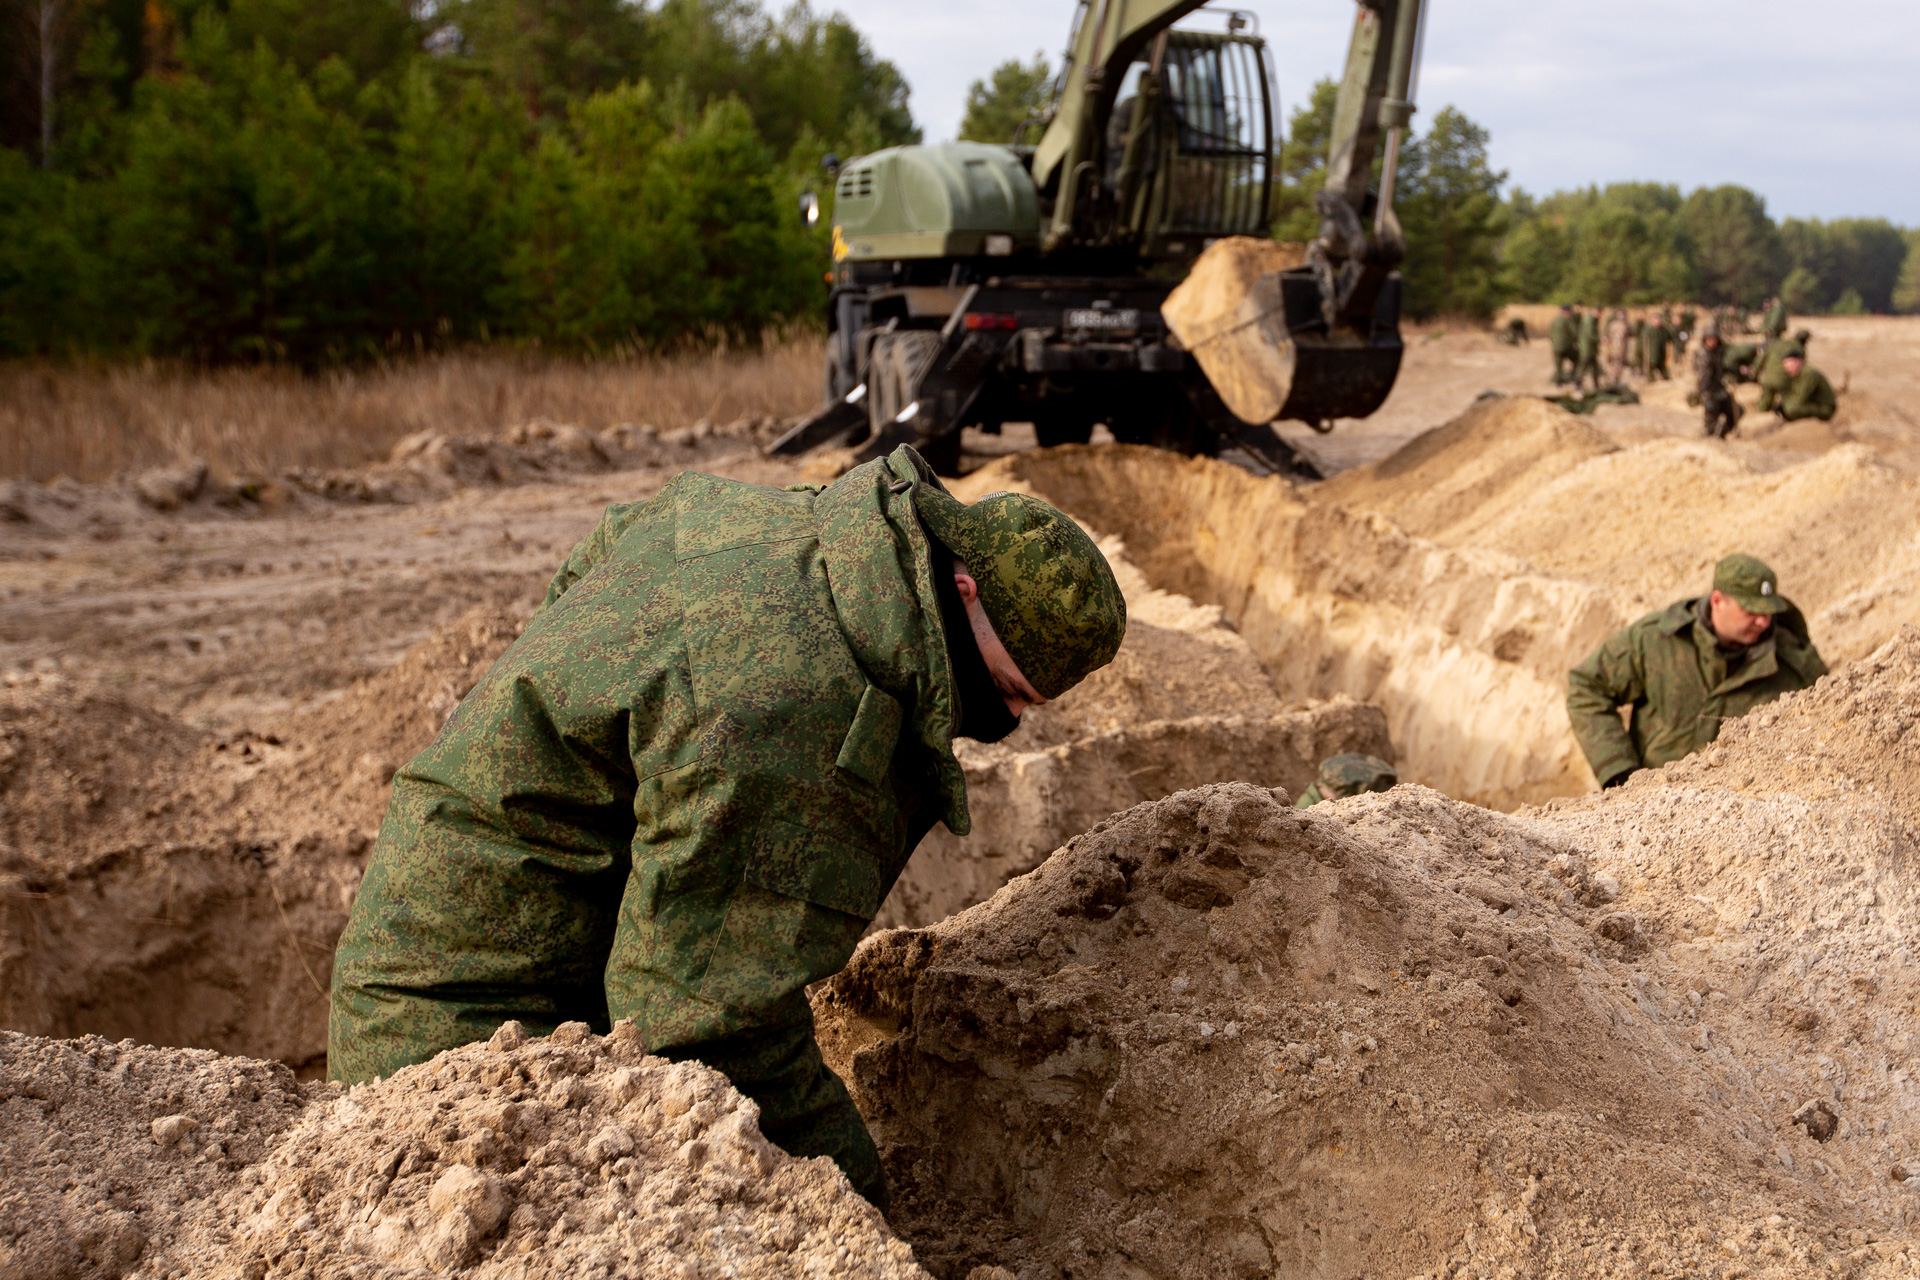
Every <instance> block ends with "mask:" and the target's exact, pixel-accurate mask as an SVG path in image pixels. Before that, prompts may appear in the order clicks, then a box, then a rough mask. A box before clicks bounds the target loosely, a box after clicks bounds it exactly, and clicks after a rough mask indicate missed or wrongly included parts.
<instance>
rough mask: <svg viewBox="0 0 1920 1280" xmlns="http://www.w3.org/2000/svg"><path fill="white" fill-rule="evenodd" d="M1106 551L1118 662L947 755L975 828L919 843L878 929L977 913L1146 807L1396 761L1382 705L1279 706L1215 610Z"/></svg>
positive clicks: (1104, 546)
mask: <svg viewBox="0 0 1920 1280" xmlns="http://www.w3.org/2000/svg"><path fill="white" fill-rule="evenodd" d="M1100 547H1101V550H1102V551H1103V552H1104V553H1105V554H1106V556H1107V562H1108V563H1109V564H1110V565H1112V567H1113V571H1114V576H1115V577H1116V578H1117V579H1118V580H1119V583H1120V589H1121V592H1122V594H1124V595H1125V597H1126V600H1127V636H1126V640H1125V642H1124V643H1122V645H1121V646H1120V652H1119V654H1118V655H1116V656H1115V658H1114V660H1113V662H1112V663H1111V664H1109V665H1108V666H1106V667H1103V668H1101V669H1100V670H1099V671H1096V672H1094V673H1093V674H1092V675H1090V676H1088V677H1087V679H1086V680H1084V681H1083V682H1081V683H1080V684H1078V685H1076V686H1075V687H1074V688H1072V689H1070V690H1068V691H1067V692H1066V693H1065V694H1063V695H1061V697H1060V698H1058V699H1057V700H1055V701H1053V702H1050V703H1047V704H1046V705H1044V706H1040V707H1036V708H1034V709H1032V710H1030V711H1028V712H1026V713H1025V714H1024V715H1023V716H1021V724H1020V727H1019V728H1018V729H1016V730H1015V731H1014V732H1013V733H1012V734H1011V735H1009V736H1008V737H1007V738H1006V739H1005V740H1004V741H1002V742H998V743H993V744H982V743H977V742H970V741H967V740H964V739H963V740H961V741H959V742H957V743H955V744H954V750H955V754H956V755H957V756H958V757H959V760H960V763H961V765H962V766H963V767H964V768H965V769H966V773H967V795H968V801H969V807H970V809H971V811H972V814H973V830H972V832H971V833H970V834H968V835H966V836H964V837H960V836H955V835H953V834H952V833H951V832H949V831H948V830H947V829H946V828H945V827H937V828H936V829H935V830H934V831H933V833H932V834H931V835H929V836H928V837H927V838H926V839H925V840H924V841H922V842H921V844H920V847H919V849H918V850H916V851H915V853H914V856H913V860H912V861H911V862H910V863H908V864H907V869H906V871H905V873H904V874H902V876H901V877H900V880H899V882H898V883H897V884H896V886H895V887H894V890H893V892H892V894H890V895H889V896H888V898H887V901H886V902H885V904H883V906H882V907H881V910H880V913H879V915H878V916H877V917H876V920H875V925H876V927H879V928H889V927H895V926H902V925H912V926H917V925H924V924H931V923H933V922H934V921H936V920H943V919H945V918H946V917H947V916H950V915H952V914H953V913H954V912H956V911H960V910H963V909H965V908H967V907H970V906H972V905H973V904H974V903H976V902H983V901H985V900H986V899H987V898H989V897H991V896H993V894H994V893H995V892H997V891H998V890H999V888H1000V886H1001V885H1003V884H1005V883H1006V882H1007V881H1008V880H1009V879H1011V878H1012V877H1014V876H1016V875H1022V874H1024V873H1026V872H1028V871H1031V870H1032V869H1033V868H1034V867H1035V866H1037V865H1038V864H1039V862H1040V860H1041V859H1042V858H1045V857H1046V856H1047V854H1048V853H1050V852H1052V851H1053V850H1054V849H1055V848H1057V847H1059V845H1060V843H1061V842H1062V841H1064V840H1066V839H1067V838H1068V837H1069V836H1072V835H1074V834H1075V833H1077V832H1080V831H1084V830H1086V829H1087V828H1088V827H1090V826H1092V825H1093V824H1094V823H1096V822H1098V821H1099V820H1100V819H1102V818H1104V817H1106V816H1107V815H1108V814H1110V813H1115V812H1117V811H1119V810H1121V809H1126V808H1129V807H1131V806H1133V805H1135V804H1138V803H1140V802H1141V801H1143V800H1154V799H1158V798H1160V797H1162V796H1167V795H1171V794H1172V793H1174V792H1175V791H1179V790H1182V789H1184V788H1187V787H1195V786H1200V785H1202V784H1204V783H1207V782H1214V781H1220V780H1236V779H1237V780H1243V781H1249V782H1255V783H1258V784H1260V785H1262V786H1282V787H1287V788H1289V789H1291V790H1295V791H1297V790H1299V789H1301V788H1303V787H1305V786H1306V785H1307V784H1308V783H1309V782H1311V781H1312V779H1313V776H1314V773H1315V771H1316V770H1317V769H1318V767H1319V764H1320V761H1322V760H1324V759H1325V758H1326V757H1328V756H1331V755H1338V754H1340V753H1341V752H1345V751H1366V752H1371V753H1372V754H1374V755H1377V756H1381V757H1383V758H1385V759H1387V760H1392V759H1393V758H1394V750H1393V745H1392V743H1391V742H1389V741H1388V737H1387V726H1386V719H1385V717H1384V716H1383V715H1382V714H1381V712H1380V709H1379V708H1378V707H1373V706H1368V705H1366V704H1363V703H1358V702H1355V701H1353V700H1352V699H1350V698H1335V699H1333V700H1331V701H1327V702H1309V703H1301V702H1298V701H1296V702H1293V703H1288V702H1283V701H1282V700H1281V698H1280V696H1279V695H1278V694H1277V693H1275V692H1274V688H1273V683H1272V681H1271V680H1270V679H1269V678H1268V676H1267V674H1266V672H1265V670H1263V669H1262V667H1261V666H1260V662H1259V660H1258V659H1257V658H1256V657H1255V656H1254V654H1253V650H1252V649H1251V648H1249V647H1248V645H1247V642H1246V641H1245V640H1243V639H1242V638H1241V637H1240V635H1239V634H1238V633H1237V632H1236V631H1234V629H1233V628H1232V627H1230V626H1228V625H1227V623H1226V621H1225V619H1224V618H1223V617H1222V616H1221V612H1220V609H1219V608H1218V607H1217V606H1214V605H1196V604H1194V602H1193V601H1191V600H1189V599H1187V598H1186V597H1185V596H1180V595H1175V594H1172V593H1170V592H1166V591H1159V590H1155V589H1154V588H1153V587H1152V586H1150V585H1149V584H1148V582H1147V580H1146V577H1145V576H1144V575H1143V574H1142V573H1141V572H1140V570H1139V569H1138V568H1136V567H1135V566H1134V564H1133V563H1132V561H1131V560H1129V559H1128V557H1127V550H1126V546H1125V544H1124V543H1122V542H1121V541H1120V540H1119V539H1117V538H1105V539H1102V540H1101V542H1100Z"/></svg>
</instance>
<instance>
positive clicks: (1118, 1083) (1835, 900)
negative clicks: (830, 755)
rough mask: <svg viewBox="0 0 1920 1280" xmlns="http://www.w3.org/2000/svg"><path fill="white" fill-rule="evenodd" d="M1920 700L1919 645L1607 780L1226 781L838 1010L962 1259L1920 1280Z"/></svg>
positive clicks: (960, 1270) (839, 994)
mask: <svg viewBox="0 0 1920 1280" xmlns="http://www.w3.org/2000/svg"><path fill="white" fill-rule="evenodd" d="M1916 707H1920V630H1916V629H1908V630H1907V631H1906V632H1905V633H1903V634H1902V635H1901V636H1900V637H1898V638H1896V640H1895V641H1893V642H1890V643H1889V644H1888V645H1886V646H1885V647H1883V648H1882V649H1881V650H1880V651H1878V652H1876V653H1875V654H1873V655H1871V656H1870V657H1869V658H1868V659H1866V660H1864V661H1862V662H1859V663H1855V664H1852V665H1850V666H1848V667H1846V668H1844V669H1843V670H1841V671H1839V672H1837V673H1836V674H1835V675H1834V676H1832V677H1829V678H1828V679H1827V680H1824V681H1822V682H1821V684H1820V685H1818V686H1817V687H1816V688H1814V689H1812V690H1809V691H1807V692H1804V693H1801V694H1796V695H1792V696H1791V697H1789V698H1786V699H1783V700H1782V701H1781V702H1780V703H1778V704H1775V705H1774V706H1772V707H1769V708H1764V709H1762V710H1761V711H1759V712H1757V713H1755V714H1754V715H1752V716H1750V717H1748V718H1747V719H1746V720H1744V721H1741V722H1739V723H1737V724H1735V725H1733V726H1730V727H1729V730H1728V732H1727V733H1726V734H1725V735H1724V736H1723V738H1722V741H1721V743H1720V744H1719V745H1717V746H1716V747H1715V748H1714V749H1713V750H1712V751H1710V752H1708V753H1706V754H1705V755H1703V756H1701V757H1697V758H1695V759H1692V760H1689V761H1685V762H1681V763H1679V764H1676V765H1672V766H1669V767H1668V768H1666V769H1663V770H1660V771H1658V772H1656V773H1653V774H1648V775H1643V776H1641V777H1638V778H1636V779H1635V780H1634V781H1633V782H1632V783H1630V784H1629V785H1628V786H1627V787H1626V788H1624V789H1622V790H1619V791H1614V792H1608V793H1606V794H1604V795H1600V796H1594V797H1589V798H1586V799H1583V800H1580V801H1578V802H1572V803H1569V802H1565V801H1556V802H1554V804H1553V805H1551V806H1549V807H1547V808H1546V809H1540V810H1531V811H1527V812H1524V813H1522V814H1521V815H1518V816H1514V817H1508V816H1503V815H1500V814H1495V813H1490V812H1488V811H1486V810H1482V809H1476V808H1473V807H1471V806H1467V805H1462V804H1459V803H1456V802H1454V801H1450V800H1448V799H1446V798H1445V797H1442V796H1440V795H1438V794H1436V793H1433V792H1430V791H1426V790H1424V789H1421V788H1412V787H1401V788H1398V789H1396V790H1394V791H1392V792H1389V793H1387V794H1384V795H1376V796H1362V797H1357V798H1355V799H1352V800H1347V801H1342V802H1339V803H1337V804H1332V805H1322V806H1319V807H1316V808H1314V809H1312V810H1307V811H1295V810H1290V809H1287V808H1285V807H1284V805H1283V803H1282V797H1280V796H1276V795H1274V794H1272V793H1269V792H1266V791H1262V790H1259V789H1257V788H1254V787H1251V786H1246V785H1243V784H1232V785H1225V786H1213V787H1207V788H1202V789H1199V790H1196V791H1191V792H1183V793H1180V794H1178V795H1175V796H1172V797H1170V798H1168V799H1166V800H1163V801H1160V802H1157V803H1154V804H1148V805H1142V806H1139V807H1137V808H1135V809H1133V810H1131V811H1129V812H1127V813H1125V814H1120V815H1116V816H1115V817H1114V818H1113V819H1111V820H1110V821H1108V822H1105V823H1102V824H1100V825H1099V826H1097V827H1095V828H1094V829H1093V830H1091V831H1090V832H1088V833H1087V834H1086V835H1083V836H1081V837H1079V838H1077V839H1076V840H1073V841H1070V842H1069V843H1068V844H1067V846H1066V847H1064V848H1063V849H1061V850H1060V851H1059V852H1057V853H1056V854H1055V855H1054V856H1053V857H1052V858H1051V859H1049V860H1047V861H1046V862H1045V863H1044V864H1042V865H1041V867H1040V868H1039V869H1038V870H1036V871H1035V872H1033V873H1032V874H1030V875H1028V876H1025V877H1022V878H1021V879H1019V880H1016V881H1014V882H1012V883H1011V884H1010V885H1009V886H1008V887H1007V888H1006V889H1005V890H1004V891H1003V892H1002V893H1001V894H1000V895H998V896H997V897H995V898H994V899H993V900H992V901H990V902H988V903H985V904H982V905H981V906H978V907H975V908H973V909H972V910H970V911H968V912H966V913H964V914H962V915H960V916H957V917H955V918H953V919H951V920H948V921H946V922H944V923H942V924H939V925H936V926H934V927H932V928H929V929H924V930H918V931H914V930H901V931H895V932H891V933H886V934H881V935H878V936H876V937H874V938H872V939H869V940H868V941H867V942H866V943H865V944H863V946H862V948H861V950H860V951H859V952H858V953H856V955H855V957H854V960H853V962H852V963H851V964H850V965H849V966H848V968H847V970H846V971H845V972H844V973H842V974H841V975H839V976H838V977H836V978H835V979H833V981H832V982H831V983H830V984H829V985H828V987H827V989H826V990H824V991H822V992H820V993H819V994H817V996H816V1000H815V1009H816V1016H817V1018H818V1019H819V1023H820V1027H821V1035H822V1040H823V1044H825V1045H826V1046H827V1048H828V1052H829V1060H830V1061H831V1062H832V1063H833V1064H834V1065H835V1067H836V1069H838V1070H842V1072H843V1074H844V1075H846V1077H847V1078H848V1080H849V1082H850V1084H852V1086H853V1087H854V1090H855V1097H856V1099H857V1100H858V1102H859V1103H860V1106H861V1108H862V1111H863V1112H864V1113H865V1114H867V1115H868V1116H869V1119H870V1123H871V1124H872V1126H873V1128H874V1131H875V1134H876V1137H877V1138H878V1139H879V1141H880V1143H881V1148H882V1153H883V1156H884V1158H885V1159H886V1161H887V1167H888V1172H889V1176H890V1178H891V1179H892V1181H893V1185H894V1190H895V1211H894V1222H895V1225H896V1226H897V1227H899V1228H900V1229H901V1231H902V1232H903V1234H905V1235H906V1236H907V1238H908V1239H910V1240H911V1241H913V1242H914V1245H915V1248H916V1251H917V1252H918V1255H919V1257H920V1258H921V1261H922V1262H923V1263H924V1264H925V1265H926V1266H927V1267H928V1268H929V1269H930V1270H932V1271H933V1272H934V1273H935V1274H936V1275H938V1276H942V1277H945V1276H963V1275H965V1274H966V1273H967V1268H968V1267H969V1266H971V1265H973V1264H974V1263H976V1262H979V1261H983V1260H986V1259H987V1258H989V1257H991V1258H993V1259H995V1260H999V1261H1003V1262H1004V1263H1005V1265H1007V1266H1009V1267H1010V1268H1012V1269H1014V1270H1016V1271H1019V1272H1020V1273H1021V1274H1029V1273H1031V1274H1036V1275H1057V1274H1070V1275H1080V1274H1086V1275H1137V1274H1148V1275H1159V1276H1169V1277H1172V1276H1194V1277H1200V1276H1221V1275H1264V1274H1269V1273H1273V1272H1278V1273H1281V1274H1291V1273H1293V1272H1295V1271H1299V1272H1302V1273H1305V1272H1308V1271H1311V1272H1314V1273H1316V1274H1322V1273H1324V1274H1369V1275H1371V1274H1389V1275H1391V1274H1400V1275H1413V1274H1422V1275H1429V1276H1435V1275H1438V1276H1454V1275H1469V1274H1470V1275H1477V1276H1487V1275H1543V1274H1554V1275H1575V1276H1581V1275H1594V1276H1601V1275H1629V1274H1631V1275H1661V1274H1664V1275H1682V1274H1684V1275H1729V1276H1731V1275H1735V1274H1740V1275H1748V1276H1789V1275H1807V1274H1813V1273H1816V1272H1818V1273H1821V1274H1833V1275H1862V1276H1864V1275H1894V1274H1905V1270H1904V1269H1905V1268H1908V1267H1910V1266H1911V1265H1912V1263H1911V1256H1912V1250H1914V1249H1915V1248H1916V1247H1920V1242H1916V1241H1915V1240H1914V1239H1913V1237H1912V1234H1911V1232H1912V1229H1913V1227H1914V1226H1915V1225H1916V1216H1917V1215H1916V1209H1915V1201H1914V1196H1915V1191H1914V1189H1913V1188H1915V1187H1920V1155H1916V1153H1920V1096H1917V1095H1916V1093H1915V1091H1914V1089H1913V1086H1912V1084H1911V1083H1910V1081H1911V1078H1912V1077H1913V1075H1914V1074H1915V1070H1916V1069H1915V1065H1914V1063H1915V1057H1916V1053H1920V1036H1916V1035H1914V1034H1912V1033H1911V1032H1910V1030H1909V1029H1908V1028H1909V1026H1910V1019H1909V1017H1908V1016H1907V1015H1908V1011H1909V1010H1911V1009H1912V1008H1913V1007H1914V1005H1915V1003H1916V1001H1920V985H1917V984H1916V980H1915V978H1914V977H1913V968H1912V959H1913V956H1912V952H1911V945H1912V944H1911V939H1912V937H1913V934H1914V929H1915V925H1916V924H1917V923H1920V919H1917V918H1916V913H1917V912H1920V901H1916V894H1915V885H1914V876H1913V872H1912V869H1911V866H1910V862H1911V852H1910V851H1911V849H1912V848H1913V847H1914V844H1915V841H1916V838H1920V786H1917V785H1916V783H1915V781H1914V779H1915V778H1916V777H1920V770H1917V769H1916V766H1917V765H1920V746H1916V739H1915V738H1914V737H1913V736H1912V734H1911V728H1912V725H1913V723H1914V719H1915V716H1916V711H1915V708H1916ZM1909 1179H1911V1182H1909Z"/></svg>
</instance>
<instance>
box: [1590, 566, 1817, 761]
mask: <svg viewBox="0 0 1920 1280" xmlns="http://www.w3.org/2000/svg"><path fill="white" fill-rule="evenodd" d="M1781 603H1783V604H1785V605H1786V608H1785V609H1784V610H1783V611H1782V612H1780V613H1778V614H1776V615H1774V619H1773V625H1772V626H1771V627H1769V628H1768V629H1767V634H1766V635H1765V636H1763V637H1761V639H1760V641H1759V642H1758V643H1756V644H1752V645H1749V646H1747V647H1746V648H1745V649H1743V650H1739V651H1737V652H1735V653H1732V654H1727V653H1723V652H1722V651H1721V647H1720V642H1719V638H1718V637H1717V636H1716V635H1715V634H1714V632H1713V628H1712V627H1711V626H1710V625H1709V623H1708V621H1707V616H1706V604H1707V597H1705V596H1701V597H1699V598H1698V599H1694V600H1681V601H1677V602H1676V603H1674V604H1672V605H1669V606H1668V607H1667V608H1665V609H1662V610H1660V611H1659V612H1657V613H1650V614H1648V615H1647V616H1646V617H1644V618H1642V619H1640V620H1639V621H1638V622H1635V623H1634V624H1633V625H1631V626H1628V627H1623V628H1621V629H1620V630H1619V631H1616V632H1614V633H1613V634H1612V635H1610V636H1608V637H1607V638H1606V640H1604V641H1603V642H1602V643H1601V645H1600V647H1599V648H1598V649H1595V650H1594V651H1593V652H1592V653H1591V654H1589V655H1588V656H1587V659H1586V660H1585V661H1584V662H1582V663H1581V664H1580V665H1579V666H1577V667H1575V668H1574V669H1573V670H1572V672H1570V673H1569V679H1568V692H1567V718H1568V719H1569V720H1571V721H1572V722H1573V735H1574V737H1575V738H1577V739H1578V740H1579V742H1580V749H1581V751H1583V752H1584V753H1585V754H1586V757H1587V763H1588V764H1589V765H1590V766H1592V768H1593V776H1594V778H1595V779H1596V780H1597V781H1598V782H1599V783H1600V784H1601V785H1602V786H1605V785H1606V784H1607V783H1609V782H1611V781H1613V780H1614V779H1616V778H1619V777H1622V776H1623V775H1625V774H1628V773H1631V772H1632V771H1633V770H1635V769H1641V768H1653V767H1656V766H1658V765H1663V764H1666V763H1667V762H1668V761H1670V760H1678V759H1681V758H1682V757H1684V756H1688V755H1691V754H1692V753H1694V752H1695V751H1698V750H1700V748H1702V747H1704V746H1706V745H1707V744H1708V743H1710V742H1712V741H1713V740H1714V739H1715V738H1717V737H1718V736H1719V735H1720V726H1721V725H1722V724H1723V723H1725V722H1726V721H1728V720H1735V719H1738V718H1739V717H1741V716H1743V715H1745V714H1747V712H1749V711H1751V710H1753V709H1754V708H1755V707H1757V706H1759V705H1761V704H1762V703H1765V702H1771V701H1773V700H1774V699H1775V698H1777V697H1779V696H1780V695H1781V694H1783V693H1791V692H1793V691H1794V690H1795V689H1804V688H1806V687H1807V686H1808V685H1810V684H1812V683H1813V682H1814V681H1815V680H1818V679H1819V678H1820V677H1821V676H1823V675H1825V674H1826V673H1827V666H1826V663H1824V662H1822V661H1821V660H1820V654H1819V651H1818V650H1816V649H1815V648H1814V647H1813V642H1812V640H1810V639H1809V638H1808V636H1807V623H1806V619H1805V618H1803V617H1801V615H1800V611H1799V610H1798V609H1796V608H1794V607H1793V605H1792V604H1791V602H1788V601H1785V600H1782V602H1781ZM1621 707H1629V708H1631V714H1632V723H1631V725H1628V724H1623V723H1622V722H1621V719H1620V712H1619V709H1620V708H1621Z"/></svg>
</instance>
